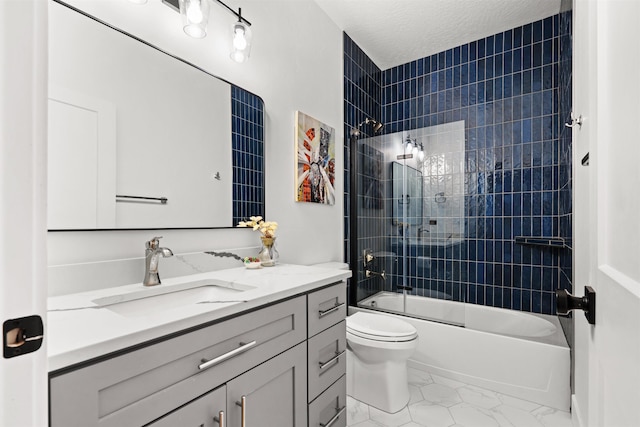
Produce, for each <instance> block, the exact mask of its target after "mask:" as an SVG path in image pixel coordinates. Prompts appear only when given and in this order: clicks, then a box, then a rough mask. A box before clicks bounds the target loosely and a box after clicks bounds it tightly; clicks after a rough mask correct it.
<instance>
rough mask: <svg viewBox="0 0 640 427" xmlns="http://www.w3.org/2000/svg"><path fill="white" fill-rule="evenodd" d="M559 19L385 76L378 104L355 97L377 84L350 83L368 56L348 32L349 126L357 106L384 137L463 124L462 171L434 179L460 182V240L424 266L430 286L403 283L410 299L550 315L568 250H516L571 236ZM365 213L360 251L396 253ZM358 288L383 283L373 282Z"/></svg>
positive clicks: (387, 226) (417, 279)
mask: <svg viewBox="0 0 640 427" xmlns="http://www.w3.org/2000/svg"><path fill="white" fill-rule="evenodd" d="M568 13H569V14H570V12H568ZM561 17H562V20H563V22H564V21H565V20H566V19H567V15H566V14H563V15H556V16H553V17H549V18H547V19H544V20H542V21H537V22H534V23H531V24H528V25H524V26H522V27H518V28H514V29H512V30H509V31H505V32H503V33H499V34H495V35H493V36H490V37H487V38H485V39H481V40H478V41H475V42H472V43H469V44H466V45H462V46H458V47H455V48H453V49H450V50H447V51H445V52H441V53H438V54H436V55H432V56H430V57H427V58H422V59H420V60H416V61H413V62H411V63H408V64H404V65H401V66H398V67H394V68H392V69H389V70H385V71H383V72H382V80H381V82H382V83H381V84H382V85H381V91H382V96H381V98H380V100H379V101H378V100H377V98H376V97H375V93H374V94H373V95H372V96H371V97H370V98H367V97H364V98H363V96H362V94H361V92H360V89H361V88H367V87H369V86H373V87H374V88H376V87H377V86H376V85H375V84H373V85H372V84H371V83H370V82H369V80H368V79H364V78H363V79H362V80H358V73H355V72H354V69H355V70H356V71H359V70H362V69H363V68H358V67H357V66H354V65H353V64H366V63H367V61H368V58H366V55H364V54H363V53H362V52H361V51H359V49H358V48H357V46H355V44H354V43H353V42H352V41H351V40H350V39H349V38H348V37H347V36H346V35H345V124H346V126H347V127H348V126H353V125H354V124H357V121H358V120H359V119H360V118H361V115H362V114H363V111H362V110H361V109H359V106H360V104H359V102H360V101H367V102H368V103H369V104H373V105H375V104H376V102H380V105H381V108H382V121H383V122H384V123H385V127H384V128H383V132H384V133H395V132H400V131H405V132H409V133H411V132H413V131H414V130H415V129H419V128H423V127H427V126H435V125H440V124H445V123H450V122H455V121H459V120H463V121H464V123H465V168H464V170H463V171H460V173H458V174H456V173H445V174H440V175H437V177H438V178H441V179H443V180H445V181H446V180H449V179H451V180H454V179H463V180H464V183H465V199H464V209H465V224H464V227H465V235H464V237H465V241H464V243H463V244H462V245H461V246H460V251H459V256H458V254H455V255H454V254H452V255H448V254H447V256H446V257H443V258H437V259H436V260H432V261H431V262H432V263H433V262H435V263H436V264H437V268H436V270H435V271H431V276H429V277H428V280H427V281H425V280H424V279H423V278H424V276H423V275H421V274H418V273H417V272H416V274H415V275H409V282H410V284H411V285H413V286H414V288H415V290H414V292H415V293H417V294H420V292H422V293H425V292H427V291H429V292H431V291H433V290H434V289H435V290H437V291H438V292H441V293H442V294H449V295H450V294H452V293H453V292H454V289H456V288H459V289H460V300H463V301H466V302H470V303H474V304H480V305H489V306H495V307H503V308H510V309H514V310H522V311H531V312H534V313H545V314H554V313H555V294H554V292H555V289H557V288H559V287H560V286H561V284H562V286H563V287H567V286H570V285H568V280H567V279H570V278H569V277H568V276H567V273H569V274H570V269H569V268H568V267H567V266H568V265H569V264H570V257H571V255H570V251H568V250H567V249H557V248H544V247H532V246H523V245H519V244H515V242H514V238H515V237H517V236H545V237H558V236H560V237H563V238H564V239H565V240H566V241H570V237H571V235H570V226H568V224H570V215H571V208H570V205H569V204H568V203H569V199H570V186H568V185H569V184H568V183H567V179H568V176H569V175H568V173H569V171H570V168H571V165H570V157H569V158H568V156H567V153H570V142H568V141H567V140H564V142H563V143H562V144H561V141H560V128H561V127H562V128H564V126H562V121H563V120H564V118H562V117H560V112H559V108H560V105H559V95H560V92H561V91H560V89H559V85H560V84H563V85H564V86H563V88H562V92H566V91H567V90H569V89H568V88H570V83H566V75H565V74H566V72H567V67H565V66H561V67H560V66H559V65H561V63H560V57H559V55H560V53H561V50H560V46H561V41H562V42H563V45H564V44H565V43H566V40H567V37H568V31H569V28H570V27H569V26H568V25H563V26H560V20H561ZM347 65H349V66H347ZM349 73H351V74H349ZM562 79H565V80H562ZM368 82H369V83H368ZM347 89H348V90H347ZM564 99H565V100H566V99H567V98H566V97H565V98H564ZM565 109H566V106H565ZM565 135H566V134H565ZM563 177H564V178H563ZM425 179H426V176H425ZM561 190H565V191H564V192H562V191H561ZM359 214H360V213H359ZM363 217H364V218H366V220H364V221H363V222H362V225H361V226H360V230H359V233H360V236H359V239H358V244H359V248H360V246H362V247H361V249H364V248H367V247H368V248H371V249H373V250H374V252H376V251H380V252H382V251H387V252H393V249H391V248H390V247H389V246H388V239H385V238H386V237H387V236H389V235H391V234H394V233H395V231H396V230H395V226H394V225H393V224H392V221H390V220H386V221H385V213H384V212H383V211H382V210H380V211H378V212H367V213H365V215H363ZM423 225H424V224H423ZM427 225H428V224H427ZM561 234H562V235H561ZM565 252H567V253H565ZM419 256H420V255H419V254H416V255H415V256H411V254H410V261H409V265H410V266H411V265H415V266H417V265H418V264H419V263H418V257H419ZM412 263H413V264H412ZM561 264H562V266H561ZM412 268H413V270H412ZM413 271H416V268H415V267H410V269H409V273H413ZM563 274H564V276H567V277H563ZM360 280H361V282H362V284H363V285H364V286H369V287H370V288H372V289H375V288H378V289H380V287H381V286H382V284H381V283H379V282H380V280H379V279H377V278H375V279H369V280H368V281H367V280H366V279H364V278H363V277H361V278H360ZM376 281H377V283H376ZM434 286H435V287H434ZM449 290H451V292H448V291H449Z"/></svg>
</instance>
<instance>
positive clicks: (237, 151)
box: [222, 85, 265, 225]
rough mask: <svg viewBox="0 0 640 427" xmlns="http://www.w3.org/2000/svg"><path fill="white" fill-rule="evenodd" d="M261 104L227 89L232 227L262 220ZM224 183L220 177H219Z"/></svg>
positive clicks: (251, 96)
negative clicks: (257, 217) (229, 99)
mask: <svg viewBox="0 0 640 427" xmlns="http://www.w3.org/2000/svg"><path fill="white" fill-rule="evenodd" d="M263 120H264V103H263V102H262V99H260V97H259V96H257V95H254V94H252V93H251V92H248V91H246V90H244V89H242V88H239V87H237V86H233V85H232V86H231V144H232V145H231V156H232V163H233V165H232V169H233V224H234V225H235V224H237V223H238V222H239V221H245V220H246V219H247V218H248V217H250V216H257V215H260V216H264V211H265V205H264V123H263ZM222 179H224V177H222Z"/></svg>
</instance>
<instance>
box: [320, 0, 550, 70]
mask: <svg viewBox="0 0 640 427" xmlns="http://www.w3.org/2000/svg"><path fill="white" fill-rule="evenodd" d="M315 1H316V3H317V4H318V5H319V6H320V7H321V8H322V9H323V10H324V11H325V12H326V13H327V14H328V15H329V17H330V18H331V19H332V20H333V21H334V22H335V23H336V24H337V25H338V26H339V27H340V28H341V29H342V30H344V31H345V32H346V33H347V34H348V35H349V37H351V38H352V39H353V40H354V41H355V42H356V43H357V44H358V46H360V47H361V48H362V50H364V51H365V52H366V53H367V55H369V57H370V58H371V59H372V60H373V62H375V63H376V65H378V67H380V68H381V69H383V70H386V69H388V68H391V67H394V66H396V65H400V64H404V63H406V62H410V61H413V60H414V59H418V58H423V57H425V56H428V55H432V54H434V53H438V52H442V51H443V50H446V49H449V48H452V47H455V46H459V45H461V44H464V43H468V42H471V41H474V40H477V39H480V38H482V37H487V36H490V35H493V34H496V33H499V32H502V31H505V30H508V29H511V28H514V27H517V26H520V25H523V24H527V23H530V22H534V21H537V20H539V19H542V18H546V17H548V16H551V15H555V14H557V13H558V12H560V1H561V0H315Z"/></svg>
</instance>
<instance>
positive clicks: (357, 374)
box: [347, 350, 410, 413]
mask: <svg viewBox="0 0 640 427" xmlns="http://www.w3.org/2000/svg"><path fill="white" fill-rule="evenodd" d="M347 394H348V395H349V396H351V397H353V398H354V399H356V400H359V401H360V402H363V403H366V404H367V405H369V406H373V407H374V408H377V409H380V410H382V411H385V412H389V413H395V412H398V411H399V410H401V409H402V408H404V407H405V406H406V405H407V403H409V398H410V392H409V383H408V379H407V362H406V360H404V361H400V362H396V361H385V362H381V363H364V362H363V361H362V360H360V359H359V358H358V357H357V356H356V355H355V354H354V353H353V351H351V350H347Z"/></svg>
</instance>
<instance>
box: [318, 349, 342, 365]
mask: <svg viewBox="0 0 640 427" xmlns="http://www.w3.org/2000/svg"><path fill="white" fill-rule="evenodd" d="M343 354H344V350H342V351H341V352H340V353H338V352H337V351H336V355H335V356H333V357H332V358H331V359H329V360H327V361H326V362H319V364H320V369H324V368H326V367H327V366H329V365H331V364H332V363H335V362H337V361H338V359H339V358H340V356H342V355H343Z"/></svg>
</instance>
